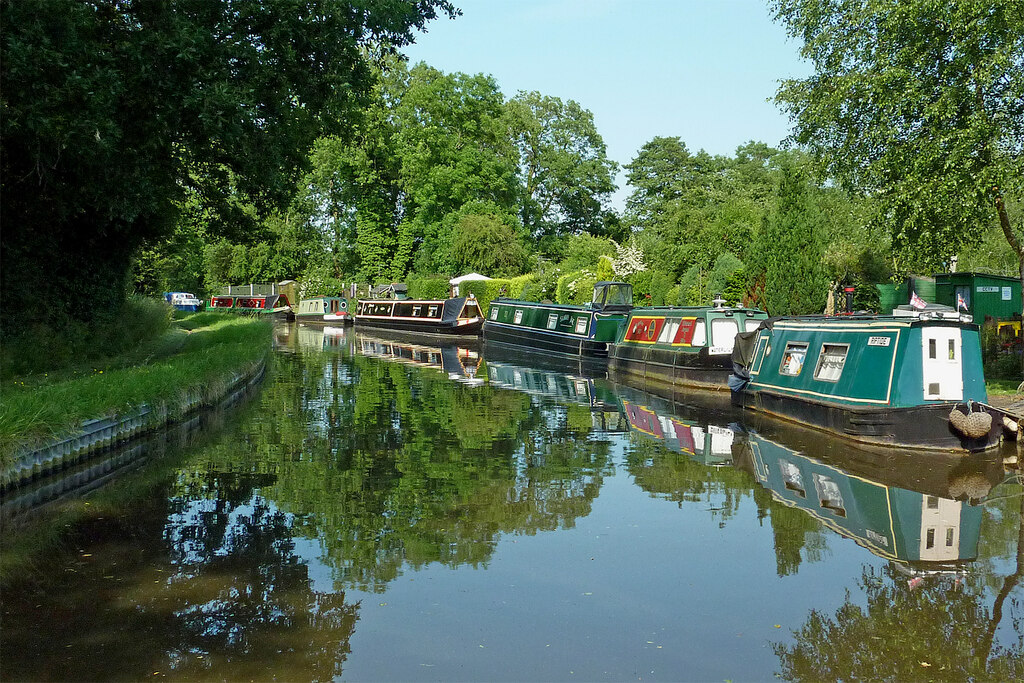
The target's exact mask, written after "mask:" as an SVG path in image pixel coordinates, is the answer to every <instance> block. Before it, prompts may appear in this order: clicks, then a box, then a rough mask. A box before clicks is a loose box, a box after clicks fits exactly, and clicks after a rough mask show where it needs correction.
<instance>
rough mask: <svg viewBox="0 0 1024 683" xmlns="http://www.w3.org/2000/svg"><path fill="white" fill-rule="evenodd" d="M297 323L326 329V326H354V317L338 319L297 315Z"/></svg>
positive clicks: (347, 316)
mask: <svg viewBox="0 0 1024 683" xmlns="http://www.w3.org/2000/svg"><path fill="white" fill-rule="evenodd" d="M295 322H297V323H302V324H303V325H314V326H318V327H324V326H328V325H329V326H333V327H337V326H339V325H351V324H352V316H350V315H346V316H343V317H336V316H334V317H332V316H326V315H301V314H296V315H295Z"/></svg>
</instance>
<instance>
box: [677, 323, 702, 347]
mask: <svg viewBox="0 0 1024 683" xmlns="http://www.w3.org/2000/svg"><path fill="white" fill-rule="evenodd" d="M696 326H697V319H696V318H683V319H682V320H680V321H679V331H678V332H677V333H676V336H675V337H673V338H672V343H673V344H692V343H693V330H694V328H695V327H696Z"/></svg>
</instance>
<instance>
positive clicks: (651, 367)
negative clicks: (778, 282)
mask: <svg viewBox="0 0 1024 683" xmlns="http://www.w3.org/2000/svg"><path fill="white" fill-rule="evenodd" d="M715 303H716V304H717V305H716V306H714V307H708V306H701V307H692V308H683V307H660V306H659V307H651V308H637V309H634V310H633V311H632V312H631V313H630V314H629V319H628V320H627V322H626V324H625V326H623V328H622V331H621V333H620V335H619V338H618V339H617V340H616V342H615V343H614V344H612V347H611V349H610V350H609V352H608V369H609V370H610V371H611V372H612V373H614V374H616V375H621V376H623V377H624V378H631V379H637V380H640V381H642V382H644V383H645V384H646V386H647V388H648V389H653V388H654V386H652V385H662V386H663V387H674V386H686V387H697V388H701V389H717V390H723V391H724V390H726V389H728V388H729V385H728V379H729V373H730V372H732V350H733V345H734V343H735V341H736V335H737V334H738V333H740V332H750V331H752V330H755V329H757V328H758V326H759V325H760V324H761V322H762V321H764V320H766V319H767V318H768V314H767V313H765V312H764V311H758V310H755V309H750V308H726V307H723V306H721V304H722V303H724V302H723V301H721V300H720V299H717V300H716V301H715Z"/></svg>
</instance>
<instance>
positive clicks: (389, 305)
mask: <svg viewBox="0 0 1024 683" xmlns="http://www.w3.org/2000/svg"><path fill="white" fill-rule="evenodd" d="M373 296H374V297H375V298H373V299H360V300H359V302H358V305H357V307H356V311H355V315H354V316H353V322H354V323H355V325H356V327H360V328H364V329H376V330H381V331H389V332H399V333H402V334H413V335H417V336H423V335H430V336H434V335H444V336H449V337H451V336H457V337H467V338H468V337H479V336H480V327H481V325H482V323H483V317H482V316H481V315H480V305H479V304H478V303H477V300H476V298H475V297H474V296H473V295H472V294H470V295H469V296H468V297H467V296H461V297H454V298H451V299H429V300H417V299H409V298H408V289H407V288H406V286H405V285H404V284H401V283H393V284H390V285H383V286H381V287H377V288H375V289H374V290H373Z"/></svg>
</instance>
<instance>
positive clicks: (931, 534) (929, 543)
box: [925, 527, 935, 549]
mask: <svg viewBox="0 0 1024 683" xmlns="http://www.w3.org/2000/svg"><path fill="white" fill-rule="evenodd" d="M925 537H926V540H925V548H927V549H931V548H934V547H935V527H932V528H930V529H928V533H927V534H926V536H925Z"/></svg>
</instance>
